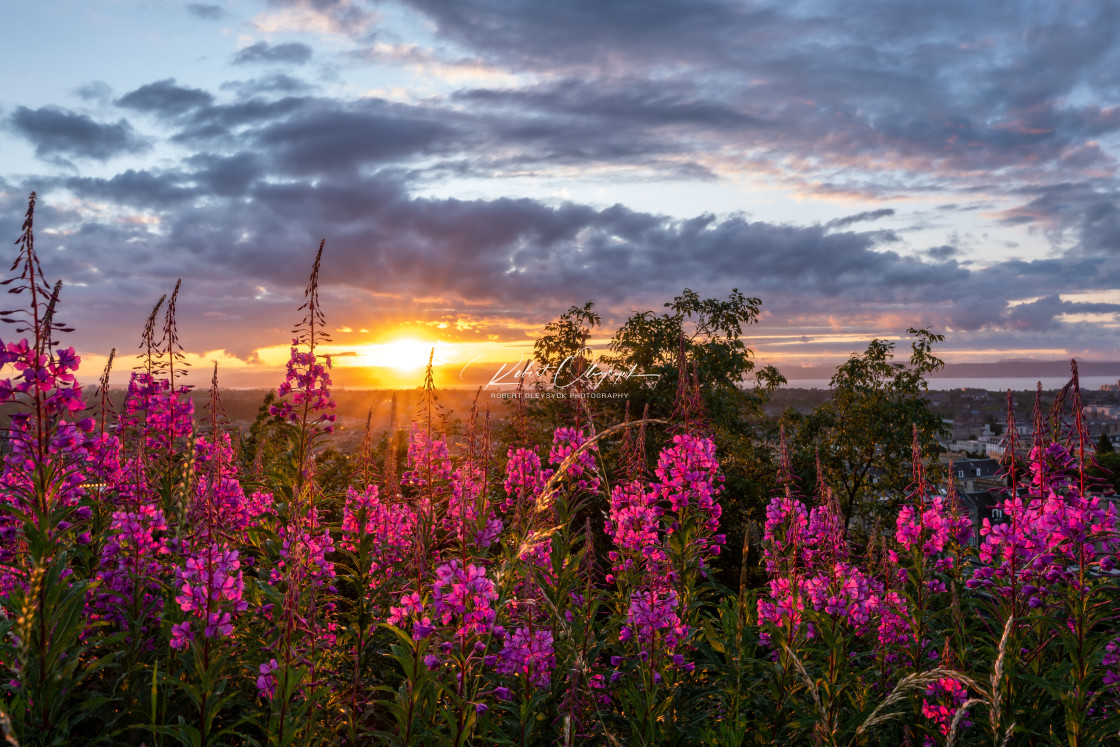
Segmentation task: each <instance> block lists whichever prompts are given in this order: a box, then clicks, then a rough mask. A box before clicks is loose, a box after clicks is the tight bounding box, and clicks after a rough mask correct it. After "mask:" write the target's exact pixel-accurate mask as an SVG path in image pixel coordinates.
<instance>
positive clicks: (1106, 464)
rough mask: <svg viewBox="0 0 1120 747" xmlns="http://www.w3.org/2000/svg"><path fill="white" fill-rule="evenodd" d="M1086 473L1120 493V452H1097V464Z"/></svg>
mask: <svg viewBox="0 0 1120 747" xmlns="http://www.w3.org/2000/svg"><path fill="white" fill-rule="evenodd" d="M1086 473H1087V474H1088V475H1090V476H1092V477H1095V478H1097V479H1098V480H1101V481H1103V482H1104V483H1105V484H1106V485H1109V486H1111V487H1112V489H1113V490H1115V491H1116V492H1117V493H1120V452H1117V451H1113V452H1108V453H1104V454H1102V453H1100V452H1099V451H1098V452H1097V458H1096V464H1095V465H1094V466H1093V467H1090V468H1089V469H1088V470H1086Z"/></svg>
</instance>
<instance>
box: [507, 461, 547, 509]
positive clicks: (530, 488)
mask: <svg viewBox="0 0 1120 747" xmlns="http://www.w3.org/2000/svg"><path fill="white" fill-rule="evenodd" d="M506 457H507V461H506V479H505V482H504V483H503V484H502V487H504V488H505V491H506V498H505V500H503V501H502V503H501V505H500V506H499V507H498V508H499V510H501V511H502V512H503V513H505V512H508V511H510V510H512V509H515V508H517V507H518V506H523V505H527V504H529V503H532V501H533V500H534V499H535V498H536V497H537V496H538V495H539V494H540V492H541V490H542V489H543V488H544V484H545V483H546V482H548V478H549V477H551V476H552V470H544V469H541V458H540V457H539V456H537V453H536V452H535V451H530V450H529V449H515V448H513V447H512V446H511V447H510V448H509V451H508V452H507V453H506Z"/></svg>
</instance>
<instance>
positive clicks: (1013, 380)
mask: <svg viewBox="0 0 1120 747" xmlns="http://www.w3.org/2000/svg"><path fill="white" fill-rule="evenodd" d="M828 381H829V380H828V379H790V380H789V384H787V386H788V387H790V388H791V389H828ZM927 381H928V382H929V388H930V389H940V390H947V389H988V390H990V391H993V392H1004V391H1007V390H1008V389H1010V390H1012V391H1014V392H1020V391H1034V388H1035V386H1036V385H1037V383H1038V382H1039V381H1041V382H1042V388H1043V390H1049V389H1061V388H1062V387H1063V386H1065V385H1066V382H1067V381H1069V377H1068V376H1067V377H1059V376H1044V377H1042V378H1041V379H1039V378H1037V377H1035V378H1032V377H1030V376H1007V377H1000V376H993V377H991V378H988V377H953V376H947V377H945V378H940V377H935V378H931V379H927ZM1115 383H1116V378H1115V377H1112V376H1082V377H1081V388H1082V389H1094V390H1096V389H1100V388H1101V385H1102V384H1115Z"/></svg>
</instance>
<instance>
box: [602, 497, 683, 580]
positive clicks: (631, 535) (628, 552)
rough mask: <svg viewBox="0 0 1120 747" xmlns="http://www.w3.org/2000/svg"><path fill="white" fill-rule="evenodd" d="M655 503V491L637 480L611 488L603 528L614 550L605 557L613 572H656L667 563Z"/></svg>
mask: <svg viewBox="0 0 1120 747" xmlns="http://www.w3.org/2000/svg"><path fill="white" fill-rule="evenodd" d="M657 503H658V493H657V491H656V490H655V489H653V488H649V487H647V486H646V485H645V484H644V483H642V482H641V481H638V480H635V481H632V482H628V483H624V484H622V485H615V487H614V489H613V490H612V491H611V504H610V511H609V513H608V514H607V521H606V523H605V524H604V527H603V528H604V529H605V531H606V534H607V536H608V537H610V538H611V540H612V541H613V542H614V544H615V546H616V547H617V548H618V550H617V551H615V550H612V551H611V552H610V554H609V557H610V559H611V560H612V561H613V563H614V570H615V571H618V572H623V571H629V570H633V569H635V568H641V567H647V568H648V569H649V570H650V571H651V572H656V568H658V567H659V566H660V565H661V564H663V563H664V562H665V561H666V560H667V556H666V554H665V551H664V549H663V547H662V545H663V539H662V536H661V516H662V513H663V511H662V509H661V507H660V506H658V505H657Z"/></svg>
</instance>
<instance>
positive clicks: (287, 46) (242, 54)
mask: <svg viewBox="0 0 1120 747" xmlns="http://www.w3.org/2000/svg"><path fill="white" fill-rule="evenodd" d="M311 54H312V52H311V47H309V46H307V45H306V44H303V43H301V42H286V43H284V44H269V43H268V42H263V41H262V42H257V43H256V44H252V45H250V46H248V47H245V48H244V49H242V50H241V51H239V52H238V53H237V54H235V55H234V56H233V64H234V65H250V64H255V63H266V64H283V65H303V64H304V63H306V62H308V61H309V60H310V59H311Z"/></svg>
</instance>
